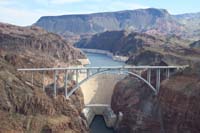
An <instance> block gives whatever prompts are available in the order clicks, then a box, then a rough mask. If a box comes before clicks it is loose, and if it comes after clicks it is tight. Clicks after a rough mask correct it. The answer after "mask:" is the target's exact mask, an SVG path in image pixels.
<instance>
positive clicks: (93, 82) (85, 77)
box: [18, 66, 188, 127]
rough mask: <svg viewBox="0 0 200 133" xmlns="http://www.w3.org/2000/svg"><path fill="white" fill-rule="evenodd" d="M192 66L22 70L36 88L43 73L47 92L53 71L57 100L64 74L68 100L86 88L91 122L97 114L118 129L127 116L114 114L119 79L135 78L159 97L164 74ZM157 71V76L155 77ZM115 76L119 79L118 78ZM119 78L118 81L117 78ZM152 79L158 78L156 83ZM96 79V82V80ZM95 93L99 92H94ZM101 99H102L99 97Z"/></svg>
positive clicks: (85, 93) (109, 125) (89, 122)
mask: <svg viewBox="0 0 200 133" xmlns="http://www.w3.org/2000/svg"><path fill="white" fill-rule="evenodd" d="M186 67H188V66H104V67H66V68H23V69H18V71H23V72H29V73H31V78H32V79H31V81H32V85H33V76H34V73H36V72H40V73H42V75H43V76H42V79H43V87H42V89H43V91H45V84H44V79H45V73H46V72H49V71H51V72H53V73H54V74H53V77H54V81H53V82H54V87H53V92H54V97H56V95H57V89H58V88H57V80H58V77H59V76H60V73H63V74H62V76H63V80H64V81H63V82H64V89H65V97H66V98H69V97H70V96H71V95H72V94H73V93H74V92H75V91H77V90H78V89H80V88H82V92H83V95H84V103H85V108H84V109H83V114H84V115H85V118H86V120H87V122H88V125H90V124H91V122H92V120H93V119H94V117H95V115H102V116H103V117H104V120H105V123H106V125H107V127H117V125H118V123H119V122H120V121H121V120H122V117H123V114H122V113H119V114H118V115H116V114H114V112H113V111H112V109H111V107H110V103H111V97H112V93H113V88H114V86H115V84H116V83H117V82H118V81H119V78H124V77H125V76H126V75H132V76H134V77H136V78H138V79H139V80H141V81H142V82H144V83H145V84H146V85H148V86H149V87H150V89H151V90H152V92H154V93H155V95H157V94H158V92H159V89H160V82H161V74H162V75H163V73H164V75H165V78H170V75H172V74H173V73H176V72H177V70H182V69H185V68H186ZM143 71H146V76H145V77H146V78H144V77H142V76H141V73H142V72H143ZM152 72H155V74H156V77H155V76H151V75H152ZM114 75H115V76H114ZM71 77H73V78H74V80H75V81H76V85H75V86H74V88H72V89H71V90H70V91H68V86H67V84H68V81H69V80H71ZM116 77H117V78H116ZM152 77H154V78H155V79H154V80H155V81H156V84H155V85H153V84H152V82H151V81H152V79H151V78H152ZM95 78H96V79H95ZM94 90H95V92H94ZM97 97H98V98H97Z"/></svg>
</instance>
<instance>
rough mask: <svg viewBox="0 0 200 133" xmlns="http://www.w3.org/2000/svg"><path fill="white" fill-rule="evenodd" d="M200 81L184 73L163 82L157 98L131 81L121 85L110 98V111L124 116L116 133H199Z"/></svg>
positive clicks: (119, 84)
mask: <svg viewBox="0 0 200 133" xmlns="http://www.w3.org/2000/svg"><path fill="white" fill-rule="evenodd" d="M191 70H194V68H192V69H191ZM199 81H200V77H199V74H198V73H196V72H195V73H193V72H191V71H190V70H185V71H184V72H183V73H178V74H176V75H173V76H172V77H170V79H168V80H163V81H162V84H161V89H160V92H159V94H158V95H157V96H155V95H153V91H152V90H151V89H150V88H149V87H147V86H146V85H145V84H144V83H142V82H141V81H139V80H138V79H136V78H134V77H127V78H126V79H124V80H122V81H120V82H119V83H118V84H117V85H116V86H115V90H114V94H113V96H112V109H114V111H115V112H116V113H118V112H122V113H123V114H124V117H123V120H122V121H121V123H120V124H119V126H118V128H117V132H119V133H124V132H126V133H135V132H139V133H143V132H145V133H146V132H148V133H198V132H200V128H199V126H200V125H199V119H200V116H199V112H200V108H199V107H200V105H199V102H198V101H199V93H200V87H199V84H200V82H199Z"/></svg>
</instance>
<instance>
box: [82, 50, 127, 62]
mask: <svg viewBox="0 0 200 133" xmlns="http://www.w3.org/2000/svg"><path fill="white" fill-rule="evenodd" d="M81 50H82V51H83V52H88V53H96V54H105V55H107V56H109V57H111V58H112V59H113V60H115V61H122V62H125V61H127V60H128V57H127V56H118V55H113V53H111V52H109V51H106V50H99V49H84V48H82V49H81Z"/></svg>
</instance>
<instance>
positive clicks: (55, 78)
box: [54, 70, 58, 97]
mask: <svg viewBox="0 0 200 133" xmlns="http://www.w3.org/2000/svg"><path fill="white" fill-rule="evenodd" d="M57 75H58V71H57V70H55V71H54V97H56V95H57V94H56V85H57V83H56V82H57Z"/></svg>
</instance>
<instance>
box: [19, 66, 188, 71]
mask: <svg viewBox="0 0 200 133" xmlns="http://www.w3.org/2000/svg"><path fill="white" fill-rule="evenodd" d="M186 67H188V65H183V66H128V65H125V66H102V67H57V68H20V69H17V70H18V71H52V70H86V69H112V70H114V69H116V70H117V69H173V68H176V69H179V68H186Z"/></svg>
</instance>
